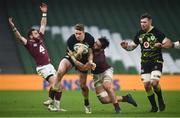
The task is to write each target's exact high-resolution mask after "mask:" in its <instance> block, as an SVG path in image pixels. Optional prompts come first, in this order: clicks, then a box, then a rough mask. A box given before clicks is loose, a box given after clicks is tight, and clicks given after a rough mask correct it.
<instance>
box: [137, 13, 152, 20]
mask: <svg viewBox="0 0 180 118" xmlns="http://www.w3.org/2000/svg"><path fill="white" fill-rule="evenodd" d="M144 18H148V19H149V20H151V19H152V16H151V15H150V14H149V13H143V14H142V15H141V17H140V19H144Z"/></svg>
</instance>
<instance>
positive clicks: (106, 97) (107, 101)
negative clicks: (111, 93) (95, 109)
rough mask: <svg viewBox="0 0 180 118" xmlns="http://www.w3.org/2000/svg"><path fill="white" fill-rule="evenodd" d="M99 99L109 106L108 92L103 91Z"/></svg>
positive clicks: (98, 95)
mask: <svg viewBox="0 0 180 118" xmlns="http://www.w3.org/2000/svg"><path fill="white" fill-rule="evenodd" d="M97 97H98V99H99V101H100V102H101V103H102V104H108V103H109V102H110V99H109V97H108V94H107V92H106V91H102V92H101V93H99V94H97Z"/></svg>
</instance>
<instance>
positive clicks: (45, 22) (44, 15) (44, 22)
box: [39, 3, 48, 34]
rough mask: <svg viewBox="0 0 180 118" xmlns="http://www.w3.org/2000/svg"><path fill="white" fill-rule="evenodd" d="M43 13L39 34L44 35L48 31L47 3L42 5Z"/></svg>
mask: <svg viewBox="0 0 180 118" xmlns="http://www.w3.org/2000/svg"><path fill="white" fill-rule="evenodd" d="M40 9H41V12H42V18H41V26H40V29H39V32H40V33H42V34H44V32H45V30H46V24H47V11H48V6H47V5H46V4H45V3H42V4H41V6H40Z"/></svg>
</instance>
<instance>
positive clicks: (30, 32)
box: [27, 28, 36, 38]
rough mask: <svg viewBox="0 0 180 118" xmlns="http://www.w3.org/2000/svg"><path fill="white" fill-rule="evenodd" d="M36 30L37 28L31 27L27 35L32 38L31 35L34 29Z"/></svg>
mask: <svg viewBox="0 0 180 118" xmlns="http://www.w3.org/2000/svg"><path fill="white" fill-rule="evenodd" d="M35 30H36V29H34V28H31V29H30V30H29V31H28V34H27V37H28V38H30V35H31V34H32V31H35Z"/></svg>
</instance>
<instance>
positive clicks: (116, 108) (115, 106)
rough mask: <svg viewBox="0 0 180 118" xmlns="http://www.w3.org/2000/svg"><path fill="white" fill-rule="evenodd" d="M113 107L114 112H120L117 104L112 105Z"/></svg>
mask: <svg viewBox="0 0 180 118" xmlns="http://www.w3.org/2000/svg"><path fill="white" fill-rule="evenodd" d="M113 106H114V109H115V111H116V112H120V110H121V109H120V107H119V103H114V104H113Z"/></svg>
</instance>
